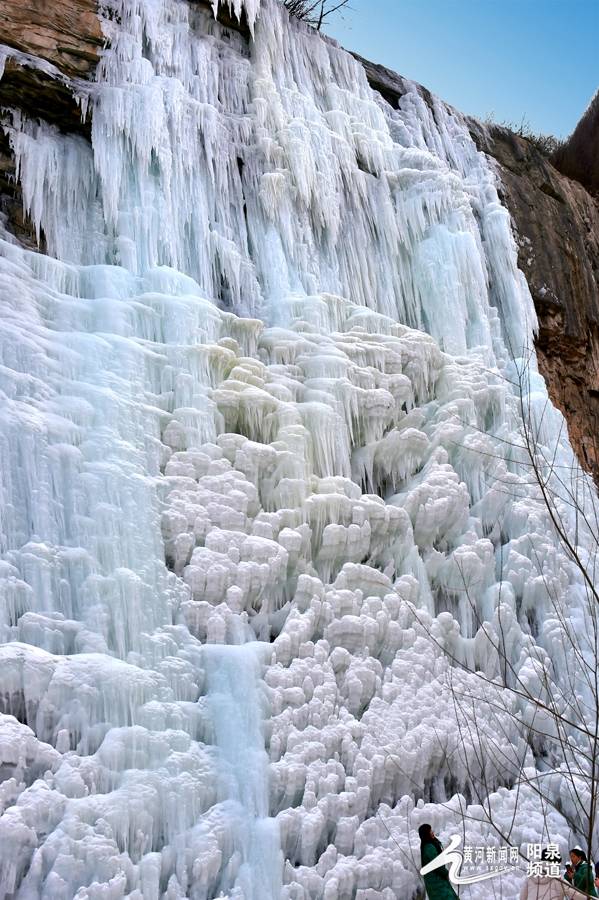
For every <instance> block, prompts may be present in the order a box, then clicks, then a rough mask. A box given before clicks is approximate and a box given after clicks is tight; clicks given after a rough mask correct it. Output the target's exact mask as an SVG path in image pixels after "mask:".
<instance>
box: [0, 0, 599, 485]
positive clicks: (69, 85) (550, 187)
mask: <svg viewBox="0 0 599 900" xmlns="http://www.w3.org/2000/svg"><path fill="white" fill-rule="evenodd" d="M205 5H206V4H205ZM223 16H224V14H223ZM223 22H224V23H225V24H226V25H228V26H230V27H236V28H237V29H238V30H240V31H243V32H245V33H247V27H246V25H245V24H244V23H242V24H241V25H239V24H236V23H235V22H234V21H233V20H231V18H230V17H229V16H224V18H223ZM103 42H104V37H103V34H102V30H101V28H100V23H99V20H98V17H97V15H96V0H69V2H66V0H59V2H56V3H54V4H52V6H51V8H49V7H48V4H47V3H45V2H44V0H27V2H25V3H22V2H17V0H4V3H3V4H2V8H1V9H0V64H1V63H2V61H3V60H4V63H5V65H4V75H3V77H2V79H1V80H0V106H11V107H15V106H16V107H18V108H20V109H22V110H23V111H24V112H26V113H27V114H28V115H30V116H36V117H37V116H39V117H42V118H44V119H46V120H47V121H49V122H51V123H53V124H55V125H56V126H57V127H59V128H61V129H62V130H67V131H68V130H73V131H79V132H82V133H86V132H88V130H89V123H86V122H84V121H82V118H81V112H80V109H79V106H78V104H77V102H76V101H75V99H74V95H73V88H74V85H76V83H77V79H81V78H90V77H93V72H94V68H95V65H96V62H97V60H98V57H99V53H100V50H101V48H102V45H103ZM15 51H16V52H15ZM33 58H37V59H41V60H42V61H43V62H44V64H43V65H42V66H41V67H40V66H39V65H36V64H34V60H33ZM357 58H358V59H360V61H361V62H362V64H363V65H364V68H365V71H366V74H367V77H368V79H369V82H370V84H371V86H372V87H373V88H374V89H375V90H377V91H378V92H379V93H380V94H381V96H382V97H383V98H384V99H385V100H386V101H387V102H388V103H390V104H391V105H392V106H397V104H398V103H399V102H400V101H401V97H402V95H403V94H404V93H405V92H406V85H407V82H406V81H405V80H404V79H403V78H402V77H401V76H399V75H397V74H396V73H394V72H391V71H390V70H389V69H386V68H385V67H383V66H377V65H374V64H372V63H370V62H368V61H367V60H363V59H361V58H360V57H357ZM420 90H421V93H422V95H423V97H424V98H425V100H426V101H427V102H428V103H429V104H430V105H431V106H432V107H433V108H434V103H435V102H438V101H434V99H433V98H432V95H430V94H429V93H428V91H426V89H425V88H420ZM598 123H599V100H598V99H597V98H595V101H594V103H593V104H591V106H590V107H589V110H587V113H586V114H585V116H584V117H583V120H581V124H580V126H579V127H578V128H577V129H576V131H575V132H574V134H573V135H572V137H571V139H570V140H569V141H568V142H567V144H566V146H565V148H564V150H563V151H562V153H561V154H560V156H559V158H557V159H556V165H555V166H554V165H552V164H551V163H550V162H549V161H548V160H547V159H545V158H544V157H543V156H541V154H540V153H539V152H538V150H537V149H536V148H535V147H534V146H533V145H532V144H531V143H530V142H528V141H527V140H525V139H524V138H521V137H518V136H516V135H514V134H513V133H511V132H510V131H508V130H507V129H503V128H500V127H491V128H486V127H483V126H482V125H481V124H480V123H479V122H477V121H476V120H474V119H472V120H469V126H470V131H471V134H472V136H473V139H474V140H475V141H476V143H477V145H478V147H479V148H480V149H481V150H482V151H484V152H485V153H487V154H488V155H490V156H491V157H493V158H494V159H495V161H496V164H497V171H498V175H499V177H500V179H501V182H502V185H503V187H502V198H503V200H504V202H505V204H506V205H507V207H508V208H509V210H510V212H511V214H512V218H513V222H514V227H515V230H516V236H517V240H518V246H519V262H520V267H521V269H522V270H523V271H524V273H525V274H526V277H527V279H528V283H529V285H530V289H531V292H532V295H533V298H534V302H535V306H536V310H537V314H538V318H539V333H538V338H537V351H538V356H539V365H540V368H541V370H542V372H543V374H544V376H545V378H546V379H547V381H548V385H549V390H550V394H551V396H552V399H553V401H554V402H555V403H556V405H557V406H558V407H559V408H560V409H561V410H562V411H563V412H564V414H565V416H566V418H567V421H568V425H569V430H570V435H571V439H572V442H573V444H574V446H575V449H576V451H577V453H578V455H579V458H580V460H581V462H582V464H583V465H584V466H585V467H586V468H587V469H588V470H589V471H590V472H592V473H593V475H594V477H595V479H596V480H597V481H598V483H599V447H598V446H597V438H596V436H597V434H598V430H599V201H598V199H597V197H596V196H594V195H593V191H596V190H597V187H598V184H599V182H597V169H596V155H593V154H594V153H595V149H594V148H595V146H596V138H597V132H598V131H599V124H598ZM556 166H559V169H560V170H561V171H559V170H558V168H557V167H556ZM568 176H573V177H568ZM575 179H578V180H575ZM0 212H2V213H3V214H4V215H5V216H6V217H7V218H8V220H9V223H10V225H11V227H12V229H13V231H14V232H15V234H17V236H18V237H19V238H20V239H21V240H23V241H26V242H29V243H30V242H32V240H33V238H32V235H31V232H30V230H29V229H28V226H27V222H26V221H25V220H24V218H23V215H22V206H21V200H20V195H19V188H18V185H17V182H16V178H15V171H14V160H13V159H12V156H11V152H10V147H9V145H8V141H7V140H6V138H5V137H4V136H3V134H2V133H1V132H0Z"/></svg>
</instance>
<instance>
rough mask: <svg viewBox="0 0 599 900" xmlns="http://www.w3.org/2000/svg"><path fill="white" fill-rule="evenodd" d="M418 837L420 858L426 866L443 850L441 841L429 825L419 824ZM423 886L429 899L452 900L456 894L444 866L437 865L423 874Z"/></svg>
mask: <svg viewBox="0 0 599 900" xmlns="http://www.w3.org/2000/svg"><path fill="white" fill-rule="evenodd" d="M418 835H419V837H420V859H421V861H422V866H426V865H427V863H430V862H432V861H433V859H435V857H437V856H439V854H440V853H441V852H442V850H443V845H442V843H441V841H440V840H439V839H438V838H437V837H435V832H434V831H433V829H432V828H431V826H430V825H421V826H420V828H419V829H418ZM423 877H424V886H425V887H426V895H427V897H428V898H429V900H453V898H454V897H455V898H457V896H458V895H457V894H456V892H455V891H454V889H453V888H452V886H451V884H450V883H449V872H448V871H447V867H446V866H439V868H438V869H435V870H434V872H429V873H428V875H424V876H423Z"/></svg>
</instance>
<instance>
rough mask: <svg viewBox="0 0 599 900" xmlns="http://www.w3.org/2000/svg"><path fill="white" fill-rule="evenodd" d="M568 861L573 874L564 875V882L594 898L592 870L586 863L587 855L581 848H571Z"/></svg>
mask: <svg viewBox="0 0 599 900" xmlns="http://www.w3.org/2000/svg"><path fill="white" fill-rule="evenodd" d="M570 860H571V862H572V866H573V872H572V874H571V875H566V880H567V881H569V882H570V883H571V884H573V885H574V887H575V888H578V890H579V891H584V892H585V893H586V894H588V895H589V896H590V897H596V896H597V891H596V890H595V876H594V874H593V868H592V866H591V864H590V863H589V862H587V855H586V853H585V852H584V850H583V849H582V847H573V848H572V850H570Z"/></svg>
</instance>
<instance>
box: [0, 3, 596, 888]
mask: <svg viewBox="0 0 599 900" xmlns="http://www.w3.org/2000/svg"><path fill="white" fill-rule="evenodd" d="M214 6H215V8H216V7H218V0H215V4H214ZM231 12H232V14H233V15H234V16H236V17H237V18H238V19H239V18H240V17H242V16H243V18H244V22H245V25H246V26H247V28H241V29H240V30H237V29H230V28H226V27H224V26H223V25H221V24H220V23H219V22H218V21H217V20H216V19H215V17H214V15H213V13H212V10H211V9H210V8H209V7H208V5H207V4H204V3H193V2H186V0H107V2H106V3H105V4H104V6H103V27H104V29H105V33H106V36H107V49H106V50H105V51H104V53H103V55H102V59H101V61H100V64H99V68H98V74H97V81H96V82H95V83H93V84H80V85H78V87H77V90H78V92H79V98H80V101H81V104H82V108H83V109H84V110H86V109H90V110H91V113H92V116H93V118H92V123H93V124H92V140H91V144H90V143H88V142H87V141H86V140H84V139H83V138H82V137H78V136H73V135H65V134H62V133H60V132H58V131H57V130H55V129H53V128H52V127H50V126H48V125H45V124H43V123H39V122H33V121H28V120H27V119H26V118H24V117H23V116H22V115H20V114H19V113H17V112H16V111H12V112H11V111H6V112H4V113H3V114H2V127H3V129H4V130H5V131H6V132H7V134H8V135H9V138H10V142H11V145H12V148H13V150H14V153H15V156H16V160H17V164H18V177H19V179H20V182H21V185H22V190H23V197H24V203H25V206H26V211H27V213H28V215H29V216H30V217H31V220H32V222H33V224H34V226H35V229H36V231H37V234H38V236H39V237H40V238H43V245H42V246H43V248H44V251H45V252H41V251H40V252H38V253H36V252H32V251H31V250H28V249H25V248H24V247H22V246H20V245H19V243H18V242H17V241H16V239H15V238H14V237H12V236H11V235H10V234H9V232H8V230H7V229H6V228H5V227H4V225H2V228H1V233H0V297H1V302H0V598H1V605H0V631H1V636H2V642H3V643H2V645H1V646H0V898H15V900H33V898H44V900H71V898H74V897H76V898H77V900H84V898H85V900H117V898H125V897H127V898H130V900H140V898H144V900H159V898H168V900H173V898H183V897H188V898H191V900H210V898H216V897H224V896H227V897H230V898H231V900H275V898H277V900H278V898H279V897H280V898H286V900H308V898H310V900H317V898H323V900H354V898H355V900H397V898H401V900H410V898H411V897H413V896H415V892H416V890H417V888H418V886H419V884H420V880H419V878H418V875H417V859H416V857H415V856H414V849H415V846H416V839H415V836H414V830H415V828H417V826H418V824H419V823H421V822H422V821H426V820H428V821H431V822H433V824H434V828H435V830H436V831H437V832H438V833H442V834H448V833H452V832H451V830H452V829H455V821H456V813H457V811H459V809H460V804H464V805H465V806H467V807H468V810H469V813H468V817H467V819H465V822H466V825H465V828H466V837H467V838H468V840H469V842H470V843H472V844H481V843H490V844H492V843H493V842H494V841H497V840H498V839H497V835H496V834H494V833H493V831H492V829H490V827H489V826H488V824H487V823H486V821H485V819H484V816H483V815H482V814H481V807H480V805H477V804H476V803H475V802H473V798H472V796H471V791H470V787H469V780H470V777H471V773H470V772H469V771H468V770H467V768H466V767H465V764H464V763H463V761H462V760H460V759H459V758H457V761H456V763H455V765H454V767H453V768H452V770H451V772H450V771H449V770H448V768H447V747H448V746H449V743H450V742H451V740H452V739H453V735H454V734H455V730H456V719H455V717H456V713H455V708H454V705H453V704H452V699H451V695H450V693H449V689H448V678H449V675H451V678H453V679H455V680H457V682H459V684H460V686H461V688H462V689H463V691H464V692H465V693H466V694H468V693H469V692H470V693H471V694H472V696H475V695H476V691H477V690H478V691H480V688H478V687H476V684H475V681H476V679H475V677H474V676H471V675H470V674H469V673H468V671H467V670H465V669H461V668H460V667H459V666H457V665H454V664H453V663H452V659H454V660H455V659H457V660H458V661H459V660H462V661H464V660H467V661H468V663H469V665H471V666H474V667H477V668H479V669H481V670H483V671H484V672H485V673H486V674H487V675H488V677H489V678H490V679H492V678H494V677H495V676H496V674H497V660H496V659H494V658H493V657H492V655H491V654H489V653H488V652H487V651H486V649H485V644H484V640H483V639H481V632H480V630H479V627H478V626H479V624H480V622H483V621H484V622H486V623H488V627H489V628H495V627H496V625H497V621H498V616H499V615H500V614H501V616H502V623H503V624H505V623H507V625H506V627H505V630H504V634H506V635H507V641H508V644H507V648H508V654H509V658H510V662H511V664H512V665H513V666H514V667H515V669H517V670H518V671H521V672H524V673H526V677H527V678H528V679H529V682H530V684H532V685H534V684H535V681H534V679H535V677H536V675H535V671H536V670H535V666H534V664H533V662H532V661H533V660H535V659H537V658H538V657H539V656H543V658H547V659H551V661H552V665H553V667H554V669H553V671H554V677H555V679H556V683H558V684H560V685H562V682H561V681H560V679H562V680H563V679H565V674H564V673H565V663H564V660H565V657H566V654H567V645H566V644H565V642H564V640H563V628H564V627H565V624H564V623H566V625H567V627H570V626H572V627H573V628H581V629H584V628H585V627H586V625H587V623H586V620H585V606H584V586H583V585H582V584H581V582H580V576H579V573H577V571H576V569H575V567H573V566H572V563H571V561H570V560H569V559H568V558H567V556H566V554H565V553H564V552H562V550H561V549H560V547H559V545H558V543H557V542H556V541H555V539H554V536H553V534H552V531H551V523H550V522H548V516H547V511H546V509H545V508H544V507H543V504H542V502H541V500H540V498H539V496H538V492H537V491H536V490H535V486H534V485H533V484H531V481H530V478H529V473H528V471H527V469H526V467H525V466H524V465H523V460H522V454H521V452H520V451H519V450H518V447H517V445H518V440H517V434H518V428H519V426H520V424H521V405H520V403H519V399H520V398H519V397H518V395H517V392H515V390H514V387H513V384H514V380H515V378H514V373H515V372H517V370H518V364H519V363H518V361H519V360H520V359H522V358H525V359H527V360H528V357H529V353H530V348H531V345H532V339H533V333H534V328H535V324H536V320H535V313H534V308H533V305H532V301H531V298H530V294H529V292H528V288H527V285H526V282H525V279H524V276H523V275H522V273H521V272H520V271H519V270H518V268H517V253H516V244H515V241H514V237H513V235H512V232H511V225H510V219H509V215H508V213H507V211H506V209H505V208H503V207H502V205H501V203H500V202H499V199H498V195H497V190H496V177H495V174H494V171H493V169H492V167H491V165H490V163H489V162H488V160H487V159H486V158H485V157H484V156H483V155H482V154H480V153H479V152H478V151H477V150H476V148H475V146H474V144H473V142H472V140H471V138H470V136H469V133H468V130H467V128H466V126H465V123H464V122H463V121H462V119H461V118H460V116H459V115H458V114H457V113H454V112H453V111H451V110H449V109H448V108H447V107H446V106H445V105H444V104H442V103H441V102H439V101H436V100H433V101H432V102H431V105H429V104H427V103H426V102H425V101H424V99H423V97H422V96H421V94H420V93H419V92H418V90H417V88H416V87H415V86H414V87H412V88H411V89H409V90H408V91H407V93H406V94H405V95H404V96H403V97H402V98H401V100H400V102H399V108H398V109H396V110H394V109H392V108H391V106H389V105H388V104H387V103H386V102H385V100H384V99H383V98H382V97H380V96H379V95H378V94H376V93H375V92H374V91H373V90H371V88H370V87H369V85H368V83H367V80H366V76H365V73H364V71H363V69H362V67H361V66H360V64H359V63H358V62H357V61H356V60H355V59H353V58H352V57H351V56H350V55H349V54H348V53H346V52H345V51H343V50H342V49H340V48H339V47H338V46H337V45H336V44H335V43H334V42H332V41H328V40H326V39H323V38H321V37H319V36H318V35H317V34H315V33H314V32H312V31H311V30H310V29H309V28H307V27H305V26H302V25H301V24H298V23H294V22H290V21H289V19H288V17H287V14H286V13H285V11H284V10H283V9H282V8H281V6H280V5H279V4H278V3H277V2H275V0H261V2H260V0H243V2H242V0H234V2H233V3H232V4H231ZM7 52H10V51H9V50H7ZM398 66H401V60H398ZM526 404H527V405H528V404H529V405H530V409H531V410H532V415H533V417H534V420H535V423H536V427H538V430H539V433H540V434H541V436H542V439H543V441H545V442H546V444H547V446H548V447H549V448H550V450H549V451H548V452H549V453H550V454H555V456H554V458H555V459H556V460H557V461H558V464H559V465H563V466H564V467H568V466H570V465H571V464H572V460H573V457H572V452H571V450H570V447H569V444H568V440H567V433H566V429H565V427H564V423H563V420H562V419H561V416H560V414H559V413H558V412H556V410H554V409H553V407H552V406H551V405H550V404H549V403H548V400H547V395H546V390H545V385H544V383H543V380H542V378H541V377H540V376H539V375H537V374H536V371H535V369H534V359H533V361H532V376H531V378H530V382H529V381H527V383H526ZM569 515H570V512H569V511H568V509H565V510H564V516H565V517H566V518H567V517H568V516H569ZM578 524H579V525H580V523H578ZM579 532H580V544H581V547H583V548H584V547H585V546H586V545H585V541H586V539H587V538H586V535H585V527H584V524H583V525H580V527H579ZM554 596H559V598H560V600H559V603H560V604H563V607H562V606H560V609H562V612H563V618H559V617H558V618H556V616H555V615H553V614H552V610H553V606H552V603H553V600H552V598H553V597H554ZM471 600H473V601H474V610H473V608H472V603H471V602H470V601H471ZM445 649H449V651H450V655H449V656H448V655H447V654H446V653H445V652H444V650H445ZM562 687H563V689H564V691H566V690H567V689H568V686H567V684H565V683H564V684H563V685H562ZM576 687H577V689H578V688H579V687H580V690H581V692H583V693H584V686H578V685H577V686H576ZM490 689H491V688H489V690H490ZM539 689H540V688H539ZM560 689H561V688H560ZM498 690H499V689H498ZM515 712H516V714H515V715H514V716H508V715H507V714H506V715H505V716H504V717H503V718H502V720H501V728H502V732H501V735H500V738H498V734H497V730H496V729H497V725H496V722H491V721H487V720H485V717H484V710H483V712H481V721H480V725H479V731H478V736H477V738H476V742H475V743H476V746H474V743H473V749H472V754H473V756H475V755H476V757H477V759H479V758H480V759H481V760H485V759H491V762H488V763H484V762H482V763H481V768H482V769H483V770H484V771H483V774H484V776H485V780H486V783H487V784H488V786H489V791H490V792H491V793H492V797H493V800H492V802H493V804H494V808H495V809H496V810H497V815H498V817H499V818H502V819H503V820H505V821H506V822H512V820H513V822H512V841H513V843H514V844H515V845H520V844H522V843H525V842H526V841H532V840H535V841H536V840H540V839H541V838H540V835H545V834H546V833H547V831H546V829H547V822H546V821H545V822H544V821H543V815H542V811H541V810H540V808H539V804H538V798H537V797H536V795H535V794H534V792H533V791H531V790H530V789H529V788H527V787H524V788H521V787H520V788H518V787H517V786H515V785H514V783H513V779H509V778H508V777H507V776H506V766H503V767H502V766H498V765H497V764H496V762H493V761H492V760H496V757H495V756H493V754H492V753H491V754H490V756H487V755H485V754H486V749H488V748H493V747H494V746H495V745H496V744H497V742H498V740H500V743H501V745H502V748H504V749H503V750H502V752H504V753H505V754H507V756H506V758H507V757H509V758H510V759H512V758H516V757H517V758H518V759H520V760H521V764H522V766H525V767H529V768H530V767H532V768H533V770H534V767H535V766H537V765H541V767H542V762H541V763H539V759H538V755H537V757H535V754H534V752H533V750H534V748H533V747H531V746H528V744H527V741H526V736H525V734H524V733H523V729H522V727H521V724H522V722H524V721H525V720H526V709H520V710H519V711H518V710H516V711H515ZM479 750H480V754H478V751H479ZM477 754H478V755H477ZM552 789H553V788H552ZM555 790H557V791H559V785H557V786H556V788H555ZM581 790H582V788H581ZM565 813H567V810H565ZM549 819H550V822H549V825H550V828H551V835H552V837H553V838H555V839H560V840H562V841H566V840H567V839H568V837H569V831H568V825H567V821H566V818H565V817H562V816H560V815H558V814H557V813H552V814H550V816H549ZM520 877H521V876H520V875H519V873H518V872H516V871H515V872H514V873H513V875H510V876H507V877H506V878H505V879H503V880H502V885H503V894H502V896H503V897H505V898H507V900H513V898H515V897H516V896H517V887H516V886H517V884H518V882H519V879H520ZM487 890H488V888H487V886H486V885H482V886H480V887H476V886H475V887H473V888H472V889H470V894H469V895H468V896H470V897H472V898H473V900H483V898H488V896H489V895H488V893H486V892H485V891H487ZM477 891H479V893H477Z"/></svg>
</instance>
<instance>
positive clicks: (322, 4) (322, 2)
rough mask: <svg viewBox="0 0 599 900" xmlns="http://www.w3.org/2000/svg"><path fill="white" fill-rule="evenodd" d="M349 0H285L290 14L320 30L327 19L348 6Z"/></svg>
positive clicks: (284, 3)
mask: <svg viewBox="0 0 599 900" xmlns="http://www.w3.org/2000/svg"><path fill="white" fill-rule="evenodd" d="M348 3H349V0H283V5H284V6H285V7H286V9H287V10H288V11H289V13H290V15H292V16H295V18H296V19H301V20H302V21H303V22H307V23H308V25H312V26H313V27H314V28H316V30H317V31H320V29H321V28H322V26H323V25H324V23H325V21H326V20H327V19H328V18H329V17H330V16H332V15H333V13H335V12H338V11H339V10H340V9H343V8H344V7H346V6H347V5H348Z"/></svg>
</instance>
